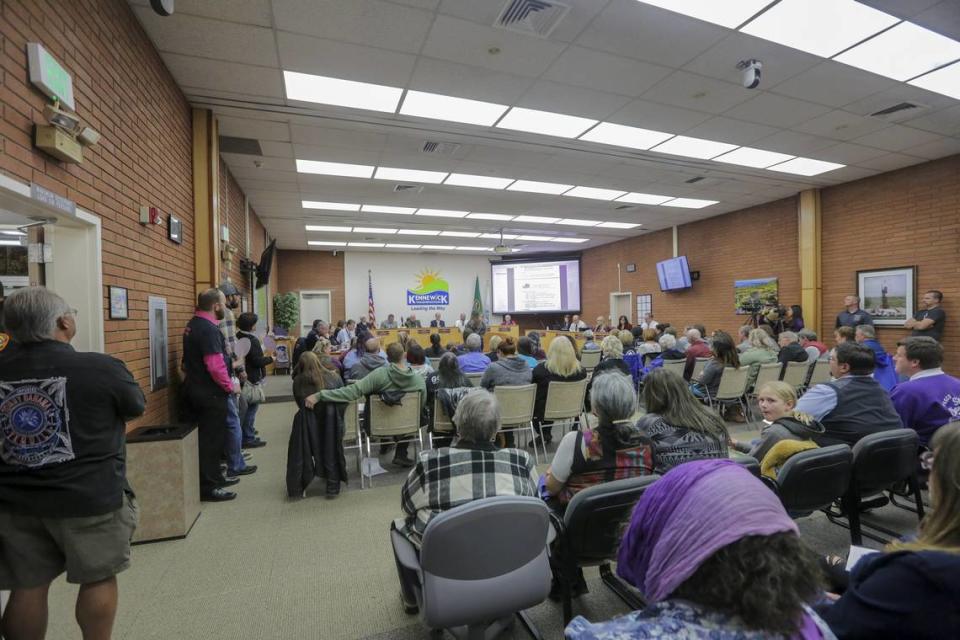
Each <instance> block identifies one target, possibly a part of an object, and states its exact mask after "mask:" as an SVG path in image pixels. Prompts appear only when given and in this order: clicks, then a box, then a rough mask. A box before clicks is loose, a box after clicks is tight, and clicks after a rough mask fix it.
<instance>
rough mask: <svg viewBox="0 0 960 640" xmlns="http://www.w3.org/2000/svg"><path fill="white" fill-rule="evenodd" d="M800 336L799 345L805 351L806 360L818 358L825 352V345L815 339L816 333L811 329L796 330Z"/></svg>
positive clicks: (810, 360) (811, 360)
mask: <svg viewBox="0 0 960 640" xmlns="http://www.w3.org/2000/svg"><path fill="white" fill-rule="evenodd" d="M797 335H798V336H799V337H800V346H801V347H803V349H804V351H806V352H807V356H808V361H809V362H813V361H814V360H819V359H820V358H822V357H823V356H825V355H826V354H827V351H828V349H827V345H825V344H823V343H822V342H818V341H817V334H816V332H815V331H813V330H812V329H803V330H801V331H798V332H797Z"/></svg>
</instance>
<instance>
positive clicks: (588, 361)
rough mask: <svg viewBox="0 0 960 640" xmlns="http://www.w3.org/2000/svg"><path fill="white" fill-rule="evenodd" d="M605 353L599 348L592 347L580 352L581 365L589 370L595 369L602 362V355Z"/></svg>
mask: <svg viewBox="0 0 960 640" xmlns="http://www.w3.org/2000/svg"><path fill="white" fill-rule="evenodd" d="M601 355H603V353H602V352H601V351H600V350H599V349H590V350H588V351H581V352H580V365H581V366H582V367H583V368H584V369H586V370H587V371H593V369H594V368H596V366H597V365H598V364H600V356H601Z"/></svg>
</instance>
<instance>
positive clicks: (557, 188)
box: [507, 180, 573, 196]
mask: <svg viewBox="0 0 960 640" xmlns="http://www.w3.org/2000/svg"><path fill="white" fill-rule="evenodd" d="M572 188H573V185H572V184H557V183H556V182H537V181H536V180H517V181H516V182H514V183H513V184H512V185H510V186H509V187H507V191H526V192H528V193H547V194H550V195H555V196H556V195H560V194H561V193H563V192H564V191H569V190H570V189H572Z"/></svg>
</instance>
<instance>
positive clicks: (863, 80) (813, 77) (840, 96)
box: [764, 60, 897, 107]
mask: <svg viewBox="0 0 960 640" xmlns="http://www.w3.org/2000/svg"><path fill="white" fill-rule="evenodd" d="M764 71H766V65H764ZM896 84H897V83H896V81H894V80H890V79H889V78H884V77H881V76H877V75H874V74H872V73H864V72H863V71H861V70H859V69H855V68H853V67H848V66H847V65H845V64H841V63H839V62H834V61H832V60H825V61H823V62H821V63H820V64H819V65H817V66H816V67H814V68H812V69H810V70H809V71H804V72H803V73H801V74H799V75H796V76H794V77H793V78H790V79H788V80H785V81H783V82H779V80H774V83H771V84H770V85H766V86H767V87H768V88H769V89H770V90H771V91H774V92H776V93H778V94H782V95H785V96H790V97H792V98H800V99H802V100H808V101H810V102H816V103H818V104H825V105H828V106H831V107H842V106H843V105H845V104H849V103H851V102H853V101H855V100H861V99H863V98H866V97H867V96H870V95H872V94H874V93H877V92H879V91H884V90H886V89H889V88H891V87H893V86H895V85H896Z"/></svg>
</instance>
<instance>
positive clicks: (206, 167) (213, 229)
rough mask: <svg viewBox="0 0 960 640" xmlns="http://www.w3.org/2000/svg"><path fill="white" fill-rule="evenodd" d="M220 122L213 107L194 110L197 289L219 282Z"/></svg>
mask: <svg viewBox="0 0 960 640" xmlns="http://www.w3.org/2000/svg"><path fill="white" fill-rule="evenodd" d="M218 147H219V145H218V139H217V121H216V119H215V118H214V117H213V113H212V112H211V111H210V110H209V109H194V110H193V210H194V218H193V220H194V223H193V234H194V265H195V271H196V291H197V293H200V292H201V291H203V290H204V289H209V288H210V287H215V286H217V284H218V281H219V279H218V273H219V265H220V215H219V212H220V185H219V182H220V174H219V166H218V162H219V158H220V153H219V148H218Z"/></svg>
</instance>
